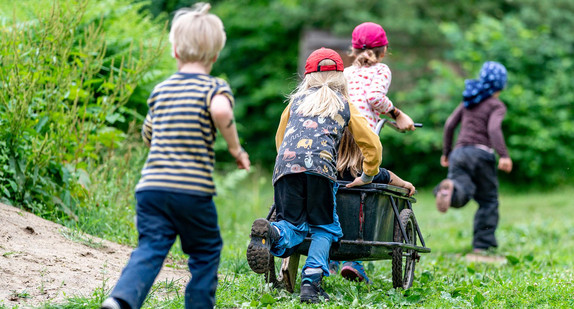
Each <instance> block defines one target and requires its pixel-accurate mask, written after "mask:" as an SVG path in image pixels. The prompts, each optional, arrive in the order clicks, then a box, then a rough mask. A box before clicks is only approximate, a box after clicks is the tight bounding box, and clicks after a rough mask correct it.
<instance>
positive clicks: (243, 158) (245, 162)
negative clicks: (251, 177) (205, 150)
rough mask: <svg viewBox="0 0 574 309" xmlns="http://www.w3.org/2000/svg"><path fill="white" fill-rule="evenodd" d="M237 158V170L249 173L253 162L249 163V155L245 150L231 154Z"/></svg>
mask: <svg viewBox="0 0 574 309" xmlns="http://www.w3.org/2000/svg"><path fill="white" fill-rule="evenodd" d="M231 155H232V156H233V157H234V158H235V163H237V168H238V169H240V170H246V171H248V172H249V169H250V167H251V161H249V154H248V153H247V151H245V149H243V148H240V149H239V151H237V152H236V153H235V154H233V153H232V154H231Z"/></svg>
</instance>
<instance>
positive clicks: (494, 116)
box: [488, 106, 509, 158]
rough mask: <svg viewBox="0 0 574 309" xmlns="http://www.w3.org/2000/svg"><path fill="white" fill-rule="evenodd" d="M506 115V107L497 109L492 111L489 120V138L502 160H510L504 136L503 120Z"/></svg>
mask: <svg viewBox="0 0 574 309" xmlns="http://www.w3.org/2000/svg"><path fill="white" fill-rule="evenodd" d="M504 115H506V108H505V107H504V106H500V107H497V108H495V109H494V110H493V111H492V113H491V114H490V117H489V118H488V136H489V137H490V143H491V144H492V147H493V148H494V149H495V150H496V152H497V153H498V155H499V156H500V157H501V158H508V157H509V155H508V150H507V149H506V143H505V142H504V135H503V134H502V120H503V119H504Z"/></svg>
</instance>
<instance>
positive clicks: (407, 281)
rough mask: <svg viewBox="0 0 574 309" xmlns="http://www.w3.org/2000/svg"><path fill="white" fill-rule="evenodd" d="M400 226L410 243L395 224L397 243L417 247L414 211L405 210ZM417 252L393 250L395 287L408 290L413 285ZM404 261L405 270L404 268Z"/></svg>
mask: <svg viewBox="0 0 574 309" xmlns="http://www.w3.org/2000/svg"><path fill="white" fill-rule="evenodd" d="M399 221H400V224H401V225H402V226H403V227H404V229H405V232H406V234H407V237H408V239H409V241H408V242H407V241H405V240H404V239H403V234H402V232H401V228H400V226H399V222H395V235H394V241H395V242H403V243H408V244H413V245H416V243H417V240H416V230H415V222H414V216H413V211H412V210H410V209H403V210H402V211H401V213H400V215H399ZM415 255H416V252H415V250H412V249H403V248H401V247H396V248H393V253H392V263H393V265H392V269H393V287H394V288H403V289H408V288H410V287H411V286H412V285H413V279H414V276H415V262H416V260H415ZM403 260H404V261H405V263H404V268H403Z"/></svg>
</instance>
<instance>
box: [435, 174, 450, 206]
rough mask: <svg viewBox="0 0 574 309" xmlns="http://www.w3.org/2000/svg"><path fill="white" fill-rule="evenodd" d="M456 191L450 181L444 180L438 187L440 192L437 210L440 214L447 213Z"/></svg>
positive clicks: (437, 199) (438, 192) (437, 196)
mask: <svg viewBox="0 0 574 309" xmlns="http://www.w3.org/2000/svg"><path fill="white" fill-rule="evenodd" d="M453 190H454V184H453V183H452V180H450V179H444V180H443V181H441V182H440V184H439V185H438V191H437V193H436V208H437V209H438V211H440V212H446V211H447V210H448V209H449V207H450V203H451V200H452V191H453Z"/></svg>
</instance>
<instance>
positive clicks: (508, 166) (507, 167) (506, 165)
mask: <svg viewBox="0 0 574 309" xmlns="http://www.w3.org/2000/svg"><path fill="white" fill-rule="evenodd" d="M498 169H499V170H501V171H503V172H506V173H510V172H511V171H512V160H511V159H510V158H500V159H498Z"/></svg>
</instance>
